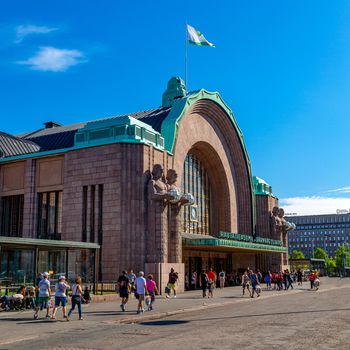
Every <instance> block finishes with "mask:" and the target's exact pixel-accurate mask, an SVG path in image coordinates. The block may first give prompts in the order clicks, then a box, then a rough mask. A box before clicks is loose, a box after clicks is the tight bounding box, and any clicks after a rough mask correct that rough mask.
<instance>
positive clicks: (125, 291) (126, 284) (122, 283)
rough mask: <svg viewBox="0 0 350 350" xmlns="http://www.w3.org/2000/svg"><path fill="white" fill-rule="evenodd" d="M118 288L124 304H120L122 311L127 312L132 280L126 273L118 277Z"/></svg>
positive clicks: (123, 272)
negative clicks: (126, 307) (126, 306)
mask: <svg viewBox="0 0 350 350" xmlns="http://www.w3.org/2000/svg"><path fill="white" fill-rule="evenodd" d="M117 287H118V289H119V296H120V297H121V298H122V303H121V304H120V309H121V310H122V311H123V312H125V310H126V309H125V305H126V303H127V302H128V300H129V288H130V280H129V277H128V275H127V273H126V271H125V270H124V271H122V274H121V275H120V276H119V277H118V281H117Z"/></svg>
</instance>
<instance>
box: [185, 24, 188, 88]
mask: <svg viewBox="0 0 350 350" xmlns="http://www.w3.org/2000/svg"><path fill="white" fill-rule="evenodd" d="M185 33H186V34H185V88H186V93H187V92H188V85H187V84H188V67H187V66H188V33H187V20H186V23H185Z"/></svg>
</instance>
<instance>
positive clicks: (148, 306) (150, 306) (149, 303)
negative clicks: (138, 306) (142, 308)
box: [145, 295, 152, 311]
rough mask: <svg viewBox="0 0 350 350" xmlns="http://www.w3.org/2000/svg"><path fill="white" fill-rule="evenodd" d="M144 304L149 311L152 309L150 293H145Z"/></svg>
mask: <svg viewBox="0 0 350 350" xmlns="http://www.w3.org/2000/svg"><path fill="white" fill-rule="evenodd" d="M145 302H146V306H147V311H151V310H152V299H151V296H150V295H146V299H145Z"/></svg>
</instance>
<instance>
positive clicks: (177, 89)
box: [162, 77, 186, 107]
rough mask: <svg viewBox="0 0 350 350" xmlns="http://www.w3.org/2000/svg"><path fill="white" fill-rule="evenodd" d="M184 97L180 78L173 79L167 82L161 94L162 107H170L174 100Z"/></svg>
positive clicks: (183, 87)
mask: <svg viewBox="0 0 350 350" xmlns="http://www.w3.org/2000/svg"><path fill="white" fill-rule="evenodd" d="M185 96H186V86H185V82H184V81H183V79H181V78H180V77H173V78H171V79H170V80H169V81H168V87H167V89H166V90H165V92H164V93H163V98H162V106H163V107H170V106H172V105H173V103H174V100H176V99H177V98H181V97H185Z"/></svg>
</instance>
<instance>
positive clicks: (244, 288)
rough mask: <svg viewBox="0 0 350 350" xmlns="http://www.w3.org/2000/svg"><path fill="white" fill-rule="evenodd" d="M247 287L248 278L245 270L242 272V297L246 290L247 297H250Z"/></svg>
mask: <svg viewBox="0 0 350 350" xmlns="http://www.w3.org/2000/svg"><path fill="white" fill-rule="evenodd" d="M249 285H250V278H249V275H248V270H246V271H244V274H243V276H242V288H243V296H244V294H245V290H246V289H247V290H248V293H249V296H252V294H251V293H250V289H249Z"/></svg>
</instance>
